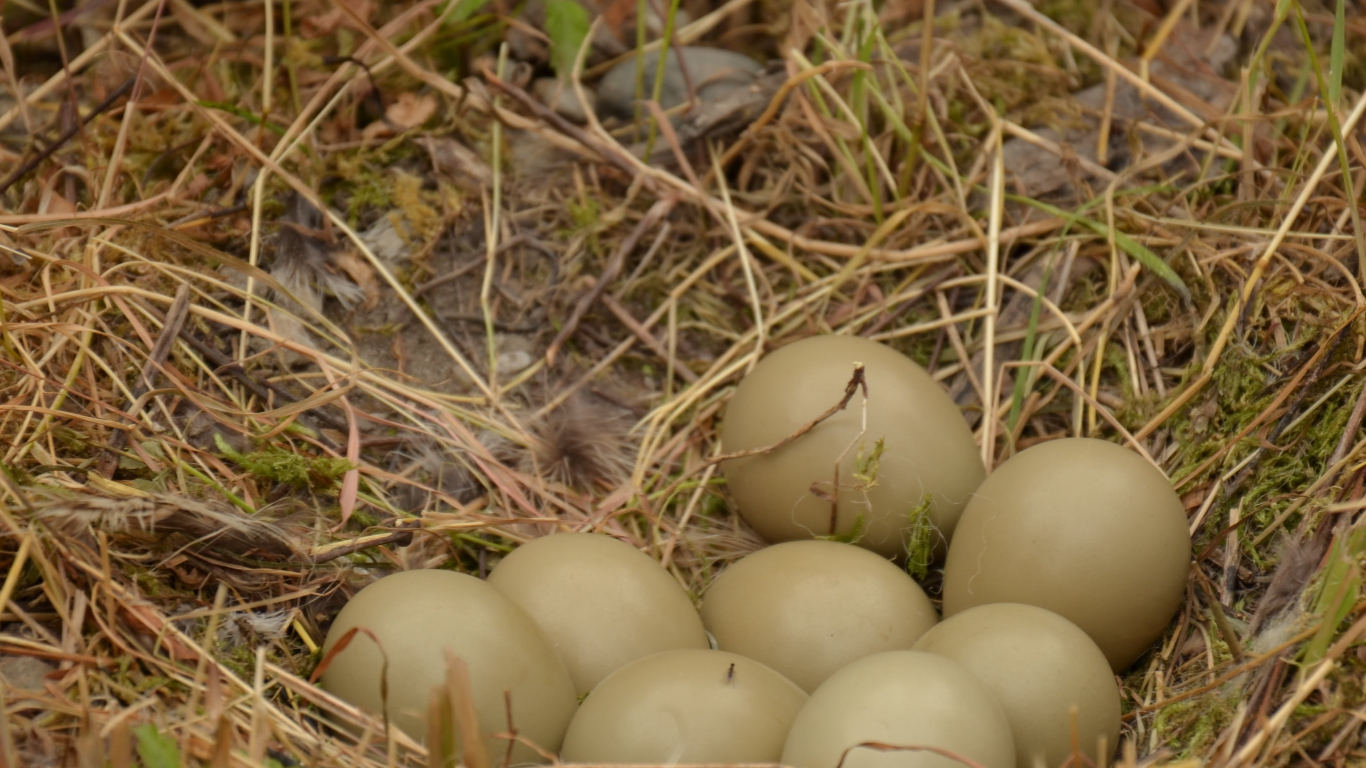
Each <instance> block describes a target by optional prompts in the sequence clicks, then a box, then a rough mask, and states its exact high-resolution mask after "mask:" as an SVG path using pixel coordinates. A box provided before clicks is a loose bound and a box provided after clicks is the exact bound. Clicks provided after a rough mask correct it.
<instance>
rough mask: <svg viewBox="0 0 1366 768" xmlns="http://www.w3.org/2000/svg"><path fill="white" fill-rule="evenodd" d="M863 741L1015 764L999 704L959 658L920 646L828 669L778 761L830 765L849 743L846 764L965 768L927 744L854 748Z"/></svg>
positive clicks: (993, 764)
mask: <svg viewBox="0 0 1366 768" xmlns="http://www.w3.org/2000/svg"><path fill="white" fill-rule="evenodd" d="M867 742H878V743H881V744H890V745H895V746H919V747H937V748H939V749H942V750H946V751H949V752H952V753H954V754H956V755H960V756H962V757H966V758H968V759H969V760H975V761H976V762H977V763H979V764H981V765H982V766H985V768H1015V743H1014V741H1013V740H1012V739H1011V735H1010V721H1009V720H1008V719H1007V718H1006V713H1005V710H1004V709H1002V707H1001V704H1000V703H999V702H998V701H996V699H995V698H993V697H992V695H991V693H990V692H988V691H987V689H986V687H985V686H984V685H982V683H981V682H979V681H978V680H977V678H975V677H973V676H972V674H971V673H970V672H968V671H967V670H966V669H963V667H961V666H960V665H959V664H958V663H957V662H955V661H951V660H949V659H946V658H944V657H942V656H936V655H934V654H931V653H922V652H920V651H889V652H888V653H879V654H877V655H876V656H869V657H867V658H865V659H859V660H858V661H856V662H854V663H853V664H850V665H849V666H847V667H845V668H844V669H841V670H840V671H838V672H836V673H835V674H833V675H831V676H830V679H829V680H826V681H825V684H824V685H822V686H821V687H820V688H818V689H816V692H815V693H813V694H811V698H810V699H808V700H807V702H806V706H804V707H802V711H801V712H798V713H797V718H796V719H795V720H794V721H793V722H792V730H791V732H790V733H789V734H788V736H787V743H786V744H785V745H784V746H783V756H782V761H781V762H782V764H783V765H788V766H792V767H793V768H835V766H836V765H837V764H839V762H840V757H841V756H842V755H844V754H845V751H846V750H848V756H847V757H845V758H844V764H843V768H963V763H961V762H958V761H956V760H953V759H952V758H949V757H945V756H943V755H940V754H936V753H934V752H930V751H925V750H889V751H879V750H874V749H869V748H867V747H860V748H858V749H852V748H853V747H856V746H858V745H859V744H864V743H867ZM1021 768H1027V767H1025V766H1021Z"/></svg>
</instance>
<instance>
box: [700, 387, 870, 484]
mask: <svg viewBox="0 0 1366 768" xmlns="http://www.w3.org/2000/svg"><path fill="white" fill-rule="evenodd" d="M860 389H861V390H863V397H864V398H865V399H866V398H867V397H868V379H867V376H866V375H865V373H864V370H863V363H854V375H853V376H851V377H850V378H849V383H848V384H845V385H844V397H842V398H840V401H839V402H838V403H835V404H834V405H833V406H831V407H830V410H828V411H826V412H825V413H822V414H821V415H819V416H817V417H816V418H815V419H813V420H811V421H810V422H807V423H806V424H804V425H803V426H801V427H798V428H797V431H796V432H793V433H792V434H790V435H788V436H787V437H784V438H783V439H782V440H779V441H778V442H776V443H774V444H773V445H766V446H763V447H760V448H747V449H745V450H743V451H735V452H733V453H723V454H721V455H719V456H713V457H711V458H710V459H707V460H706V462H705V463H703V464H702V466H703V467H709V466H711V465H713V464H720V463H721V462H723V461H730V460H731V459H743V458H745V457H746V456H762V455H764V454H766V453H772V452H774V451H776V450H778V449H779V448H782V447H783V446H785V445H787V444H788V443H790V442H792V441H793V440H796V439H797V438H799V437H801V436H802V435H805V434H806V433H807V432H810V431H811V430H813V429H815V428H816V425H817V424H820V423H821V422H823V421H825V420H826V419H828V418H830V417H831V416H834V415H835V414H837V413H839V412H840V411H842V410H844V409H845V407H846V406H848V405H849V401H850V400H853V399H854V394H855V393H856V392H858V391H859V390H860Z"/></svg>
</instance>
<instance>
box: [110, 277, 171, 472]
mask: <svg viewBox="0 0 1366 768" xmlns="http://www.w3.org/2000/svg"><path fill="white" fill-rule="evenodd" d="M189 312H190V285H189V283H181V284H180V287H179V288H177V289H176V292H175V300H174V301H172V302H171V306H170V309H168V310H167V311H166V320H165V321H164V322H163V324H162V326H161V335H160V336H158V337H157V341H156V344H154V345H153V346H152V351H151V353H150V354H149V355H148V356H147V363H146V364H145V365H143V367H142V373H141V375H139V376H138V383H137V386H135V387H133V391H132V399H131V400H130V401H129V402H128V405H127V406H125V408H124V410H125V411H126V412H127V416H126V418H128V419H129V420H130V421H136V420H137V417H138V412H139V411H141V410H142V406H141V405H140V403H141V402H142V396H143V395H145V394H147V392H148V391H149V390H151V388H152V385H153V384H154V383H155V382H156V378H157V375H158V374H160V372H161V369H162V368H163V367H164V366H165V365H166V358H167V357H168V356H169V355H170V354H171V345H173V344H175V340H176V337H177V336H179V335H180V329H181V327H182V326H184V324H185V318H186V317H187V316H188V315H189ZM127 442H128V432H127V431H125V430H119V431H117V432H115V433H114V434H112V435H110V436H109V444H108V445H106V446H105V448H104V451H103V452H102V453H101V454H100V458H99V460H98V461H97V462H96V465H95V466H96V467H97V471H98V472H99V473H100V474H101V475H103V476H104V477H105V478H106V479H113V477H114V470H116V469H118V467H119V452H120V451H122V450H123V446H124V445H125V444H126V443H127Z"/></svg>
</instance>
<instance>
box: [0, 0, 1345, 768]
mask: <svg viewBox="0 0 1366 768" xmlns="http://www.w3.org/2000/svg"><path fill="white" fill-rule="evenodd" d="M568 5H569V4H567V3H566V1H565V0H546V2H545V3H529V4H518V3H512V2H507V1H506V0H448V1H447V0H414V1H405V2H384V3H380V2H374V1H373V0H283V2H281V3H278V4H277V3H265V2H262V1H261V0H240V1H239V0H233V1H231V2H221V3H213V2H210V3H201V2H198V0H190V1H188V2H187V0H146V1H144V0H132V1H131V2H127V1H124V0H120V2H117V3H115V2H100V1H98V0H96V1H95V2H88V3H79V4H75V5H73V4H71V3H70V2H67V1H66V0H59V1H57V2H53V3H51V4H47V5H44V4H37V3H33V2H30V1H29V0H11V2H10V3H8V4H5V5H0V8H2V9H3V11H0V13H2V14H3V15H0V23H2V24H3V34H0V71H2V72H3V82H2V83H0V250H3V252H4V253H3V254H0V310H2V311H3V315H0V392H3V397H2V398H0V399H2V400H3V405H2V406H0V435H2V436H3V438H2V439H0V445H3V446H4V448H3V450H4V455H3V469H4V472H3V475H0V497H3V498H2V499H0V576H2V577H3V581H0V691H3V705H4V723H5V728H3V729H0V765H3V766H17V765H34V766H46V765H79V766H92V765H104V764H107V765H110V766H113V767H114V768H123V767H124V766H130V765H133V764H135V763H139V764H141V765H143V766H146V767H147V768H170V766H175V765H180V764H195V765H199V764H209V765H213V766H230V765H231V766H237V765H241V766H248V765H250V766H257V765H265V764H269V765H276V766H292V765H307V766H315V765H316V766H334V765H335V766H379V765H400V764H401V765H423V764H427V765H439V764H442V763H443V760H444V756H443V753H440V752H438V751H434V752H433V754H431V755H429V754H428V753H427V752H426V750H424V749H423V748H422V747H421V746H419V745H417V744H414V743H412V742H411V741H409V740H407V739H405V738H404V737H403V736H402V735H401V734H398V733H396V732H394V733H389V734H388V735H387V736H386V734H385V733H384V732H383V731H382V729H379V728H378V726H377V721H375V720H373V719H370V718H367V717H365V716H364V715H362V714H361V713H359V712H357V711H354V710H353V709H351V708H350V707H349V706H348V705H346V704H345V703H343V702H341V701H339V700H336V699H334V698H332V697H329V696H328V695H327V694H325V693H324V692H322V691H320V690H319V689H317V688H316V687H314V686H313V685H312V684H310V682H309V679H310V676H311V674H312V673H313V672H314V670H315V668H316V666H317V665H318V663H319V661H320V659H319V653H318V645H319V644H320V642H321V639H322V637H323V635H324V633H325V631H326V628H327V626H328V623H329V622H330V620H331V619H332V617H334V616H335V614H336V612H337V610H338V608H339V606H340V605H341V604H342V603H343V602H344V601H345V600H346V598H347V597H348V596H349V595H351V594H354V592H355V591H356V590H357V589H358V588H359V587H361V586H363V585H364V584H366V583H367V582H368V581H370V580H373V579H374V578H375V577H376V576H377V575H380V574H382V573H384V572H388V571H392V570H396V569H413V568H451V569H458V570H461V571H465V572H468V573H476V574H481V575H482V574H485V573H487V571H488V569H489V568H490V567H491V566H492V565H493V564H495V563H496V562H497V561H498V559H499V558H500V557H501V556H503V555H504V554H505V553H507V552H509V551H511V549H512V548H514V547H515V546H516V545H517V544H518V543H519V542H522V541H526V540H527V539H529V538H531V537H535V536H538V535H543V534H545V533H547V532H551V531H554V530H595V531H603V532H607V533H610V534H612V535H614V536H617V537H620V538H622V539H624V540H626V541H628V542H631V543H632V544H634V545H635V546H637V547H639V548H640V549H642V550H644V551H646V552H648V553H649V554H651V555H652V556H654V557H655V558H657V559H658V560H660V561H661V562H662V563H663V564H664V565H665V566H666V567H668V568H669V569H670V570H671V572H673V573H674V574H675V576H676V577H677V578H678V579H679V581H680V582H681V583H683V584H684V585H685V586H686V587H687V588H688V589H689V590H690V591H691V592H692V594H693V595H694V596H696V595H699V594H700V593H701V592H702V590H703V589H704V588H705V587H706V585H707V584H708V583H709V581H710V580H711V579H712V578H713V576H714V575H715V574H716V573H717V571H718V570H719V569H721V568H723V567H724V566H725V564H726V563H728V562H730V561H733V560H734V559H736V558H738V557H740V556H743V555H744V554H746V553H748V552H751V551H753V550H754V549H756V548H757V547H759V546H761V545H762V542H761V541H760V540H759V539H758V538H757V537H756V536H755V535H754V534H753V533H752V532H751V531H749V530H748V529H747V528H746V527H745V525H744V524H743V522H741V521H740V520H739V518H738V517H737V516H736V515H734V514H733V512H732V511H731V509H730V506H729V504H728V501H727V496H726V489H725V486H724V483H723V481H722V478H721V477H720V475H719V473H717V472H716V470H715V465H714V464H713V463H712V462H711V461H710V459H711V458H712V457H714V456H716V455H718V454H719V451H720V448H719V440H718V436H717V427H718V423H719V417H720V415H721V413H722V412H723V410H724V407H725V404H726V402H727V399H728V397H729V396H730V394H731V392H732V391H733V389H734V386H735V384H736V383H737V381H738V380H739V379H740V377H742V376H743V375H744V373H745V371H746V370H747V369H748V368H749V367H750V366H752V365H753V364H754V363H755V361H756V360H757V359H758V358H759V356H760V355H762V354H763V353H764V352H765V351H767V350H771V349H774V348H776V347H779V346H781V345H783V344H786V343H788V342H790V341H793V340H796V339H799V338H804V337H806V336H810V335H813V334H821V333H846V334H858V335H862V336H866V337H869V338H872V339H876V340H879V341H884V342H886V343H888V344H890V345H892V346H893V347H895V348H897V349H899V350H901V351H902V352H904V353H906V354H907V355H909V356H911V357H912V358H914V359H915V360H916V361H917V362H919V363H921V364H922V365H924V366H925V367H926V368H927V369H929V370H930V371H931V372H932V373H933V375H934V376H935V378H936V379H937V380H939V381H940V382H941V383H942V384H943V385H944V387H945V388H946V389H947V391H948V392H949V393H950V394H951V395H952V397H953V398H954V399H955V401H956V402H957V403H958V404H959V405H960V407H961V408H962V410H963V413H964V415H965V417H966V418H967V419H968V421H969V423H970V424H971V425H972V426H973V428H974V430H975V431H976V436H977V440H978V444H979V445H980V446H981V448H982V451H983V455H984V457H985V458H986V460H987V463H988V465H989V466H994V465H996V464H999V463H1000V462H1001V461H1003V460H1005V459H1006V458H1008V457H1009V456H1011V455H1012V454H1013V453H1015V452H1017V451H1019V450H1020V449H1022V448H1024V447H1027V446H1029V445H1032V444H1034V443H1037V442H1039V441H1043V440H1048V439H1053V438H1057V437H1061V436H1077V435H1080V436H1096V437H1103V438H1105V439H1109V440H1113V441H1115V442H1119V443H1123V444H1125V445H1128V446H1130V447H1131V448H1132V449H1133V450H1135V451H1137V452H1140V453H1142V454H1143V455H1145V456H1146V457H1148V458H1149V459H1151V461H1153V462H1154V463H1155V464H1156V465H1158V466H1159V467H1160V468H1162V469H1163V470H1164V471H1165V472H1166V473H1167V475H1168V476H1169V477H1170V478H1171V479H1172V482H1173V483H1174V484H1175V486H1176V488H1177V490H1178V491H1179V493H1180V494H1181V495H1182V499H1183V501H1184V504H1185V506H1186V509H1187V511H1188V514H1189V519H1190V525H1191V530H1192V531H1193V533H1194V545H1193V550H1192V552H1191V556H1192V559H1193V563H1194V568H1193V569H1192V574H1191V580H1190V583H1189V588H1188V594H1187V599H1186V601H1185V603H1184V607H1183V609H1182V611H1181V613H1180V614H1179V615H1178V617H1177V618H1176V619H1175V620H1174V621H1173V622H1172V624H1171V626H1170V627H1169V629H1168V631H1167V633H1166V635H1165V636H1164V639H1163V640H1162V641H1161V644H1160V645H1159V646H1157V647H1155V648H1154V649H1153V650H1152V651H1150V652H1149V653H1148V654H1147V655H1146V656H1144V657H1143V659H1141V660H1140V662H1139V663H1138V664H1137V665H1136V666H1135V667H1134V668H1132V669H1131V670H1130V671H1129V672H1128V673H1127V674H1126V676H1125V677H1124V678H1123V681H1122V686H1121V691H1122V695H1123V697H1124V712H1125V715H1124V733H1123V740H1124V743H1123V746H1122V748H1121V750H1120V751H1119V753H1118V756H1117V759H1118V760H1122V761H1123V763H1124V764H1125V765H1137V764H1143V765H1153V764H1159V763H1162V764H1165V763H1171V762H1174V761H1186V760H1191V761H1199V762H1200V763H1208V764H1210V765H1217V766H1235V765H1236V766H1250V765H1259V766H1260V765H1266V766H1279V765H1292V764H1293V765H1320V764H1322V765H1332V766H1342V765H1350V764H1362V762H1363V761H1366V743H1363V742H1366V734H1364V733H1363V731H1362V725H1363V719H1366V718H1363V713H1366V690H1364V688H1366V685H1363V682H1362V680H1363V670H1364V669H1366V645H1363V644H1362V643H1363V642H1366V638H1362V637H1361V635H1362V632H1363V630H1366V595H1363V594H1362V591H1361V586H1362V583H1361V582H1362V575H1361V568H1362V566H1363V563H1366V526H1363V525H1362V524H1361V523H1359V522H1358V519H1359V517H1360V512H1361V510H1363V509H1366V502H1363V501H1362V500H1361V499H1362V497H1363V496H1364V495H1366V437H1363V435H1362V434H1361V426H1362V417H1363V414H1366V375H1363V366H1366V320H1364V319H1363V317H1362V310H1363V308H1366V296H1364V295H1363V287H1362V286H1363V283H1366V237H1363V236H1364V235H1366V232H1363V229H1362V222H1361V218H1362V216H1361V211H1360V206H1359V204H1358V203H1357V200H1358V199H1359V196H1360V195H1361V190H1362V189H1363V187H1366V153H1363V148H1362V137H1363V136H1366V134H1364V133H1363V129H1362V128H1361V125H1360V118H1361V116H1362V112H1363V110H1366V95H1363V94H1366V24H1363V22H1362V21H1361V20H1362V19H1363V18H1366V13H1363V10H1366V9H1363V8H1362V7H1361V6H1360V5H1359V4H1356V3H1352V2H1346V0H1286V2H1281V3H1275V4H1272V3H1260V2H1254V1H1253V0H1203V1H1202V0H1168V1H1164V0H1101V2H1098V3H1092V2H1085V1H1083V0H1046V1H1045V2H1042V3H1040V4H1038V5H1037V6H1031V5H1029V4H1027V3H1026V2H1025V0H995V1H993V2H977V1H969V0H962V1H958V0H939V1H938V2H937V3H936V2H935V1H934V0H900V1H899V2H885V3H875V2H864V1H860V0H855V1H854V2H847V3H834V2H820V1H818V0H759V1H758V2H755V0H726V2H719V1H718V0H686V1H685V2H681V3H680V2H673V3H672V4H670V5H669V6H668V7H664V6H663V5H661V4H651V3H647V2H644V1H643V0H642V1H641V2H639V3H637V2H633V1H632V0H613V1H612V2H603V3H602V4H600V5H595V4H593V3H592V2H589V3H587V4H586V5H584V6H579V5H575V6H574V8H577V9H580V10H573V9H569V10H566V9H567V8H568ZM661 34H662V40H660V39H656V38H657V36H659V35H661ZM643 40H652V41H653V42H651V43H649V44H650V45H654V46H656V47H657V46H659V45H661V44H662V43H664V42H667V43H668V44H669V45H670V46H677V45H706V46H712V47H719V48H725V49H729V50H732V51H736V52H740V53H743V54H745V55H747V56H749V57H751V58H753V59H754V60H755V61H757V62H767V68H766V69H764V71H763V74H762V75H761V76H759V77H758V78H757V79H756V80H755V85H754V86H753V87H752V88H749V89H748V90H746V91H744V92H743V93H741V94H740V95H738V96H735V97H734V98H730V97H727V98H726V99H716V100H714V101H701V100H698V101H695V102H693V103H692V104H691V105H690V106H688V105H685V106H683V107H681V109H682V110H683V114H678V115H675V116H674V117H673V119H672V121H670V120H665V119H661V117H660V115H659V113H658V109H657V108H652V107H651V106H650V105H648V104H647V103H646V102H647V101H648V99H647V98H646V99H642V100H640V101H637V102H635V106H634V107H633V108H634V109H635V114H636V115H637V116H638V117H639V118H640V120H639V122H637V123H635V124H634V125H631V124H629V123H630V122H631V121H630V120H628V119H626V118H623V117H620V116H618V117H613V118H612V119H609V120H605V121H599V120H597V119H595V118H593V117H592V115H591V114H589V115H584V114H578V115H572V114H570V110H563V109H561V110H560V111H556V109H554V108H551V107H548V106H546V103H547V102H546V101H543V100H542V95H538V94H541V89H540V88H538V87H536V86H537V81H538V80H540V79H542V78H551V81H550V82H552V83H555V82H557V81H556V80H555V78H558V83H559V85H560V86H561V91H564V90H565V89H567V90H568V92H569V93H575V87H576V86H578V85H582V86H585V87H589V88H591V87H593V86H594V85H595V83H596V82H597V79H598V78H599V77H600V76H601V74H602V72H603V71H605V70H606V68H607V66H608V65H610V63H611V62H612V59H613V57H618V56H623V55H628V52H629V51H630V50H631V49H632V48H633V47H634V46H636V44H637V42H638V41H643ZM642 95H645V96H648V95H649V94H648V89H647V92H645V93H643V94H642ZM549 103H550V104H551V105H552V106H554V107H558V106H560V105H558V104H557V103H556V102H554V101H553V100H551V101H550V102H549ZM561 112H563V114H561ZM585 118H587V119H586V122H585ZM838 396H839V393H832V403H833V402H834V401H835V400H836V399H837V398H838ZM938 578H939V575H938V574H937V573H936V572H935V569H934V568H933V567H931V568H930V569H929V571H928V573H926V574H924V575H923V578H922V581H923V583H924V584H925V585H926V587H927V589H929V590H930V592H931V593H932V594H933V593H934V590H935V589H936V584H937V581H938ZM1133 578H1134V579H1135V581H1139V580H1142V579H1143V578H1144V574H1142V573H1135V574H1133ZM457 693H458V692H457ZM338 723H349V725H347V726H345V727H338V725H337V724H338ZM470 768H482V766H470Z"/></svg>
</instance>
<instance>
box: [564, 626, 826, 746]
mask: <svg viewBox="0 0 1366 768" xmlns="http://www.w3.org/2000/svg"><path fill="white" fill-rule="evenodd" d="M804 703H806V692H805V691H803V690H802V689H801V688H798V687H797V686H796V685H794V684H793V683H792V681H790V680H788V679H787V678H785V677H783V676H782V675H780V674H778V673H777V672H774V671H773V670H771V669H769V668H768V667H766V666H764V665H763V664H760V663H759V662H757V661H753V660H752V659H747V658H745V657H743V656H737V655H735V654H733V653H725V652H724V651H712V650H692V649H689V650H680V651H665V652H664V653H657V654H655V655H653V656H647V657H646V658H644V659H640V660H639V661H635V662H632V663H630V664H628V665H627V666H625V667H622V668H621V669H619V670H617V671H616V672H613V673H612V674H611V675H609V676H608V677H607V679H606V680H603V681H602V682H601V683H600V684H599V685H598V687H596V688H594V689H593V692H592V693H590V694H589V695H588V698H586V699H584V701H583V705H582V706H580V707H579V711H578V714H576V715H575V716H574V720H573V722H571V723H570V724H569V733H567V734H566V735H565V737H564V750H563V753H562V755H561V758H562V759H563V760H564V761H565V762H570V763H599V764H601V763H635V764H641V765H661V764H662V765H673V764H677V763H690V764H697V763H713V764H716V763H774V762H777V760H778V756H779V754H780V753H781V752H782V749H783V740H784V739H785V738H787V732H788V728H789V727H790V726H791V724H792V718H793V717H795V716H796V715H797V710H799V709H801V707H802V705H803V704H804Z"/></svg>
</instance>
